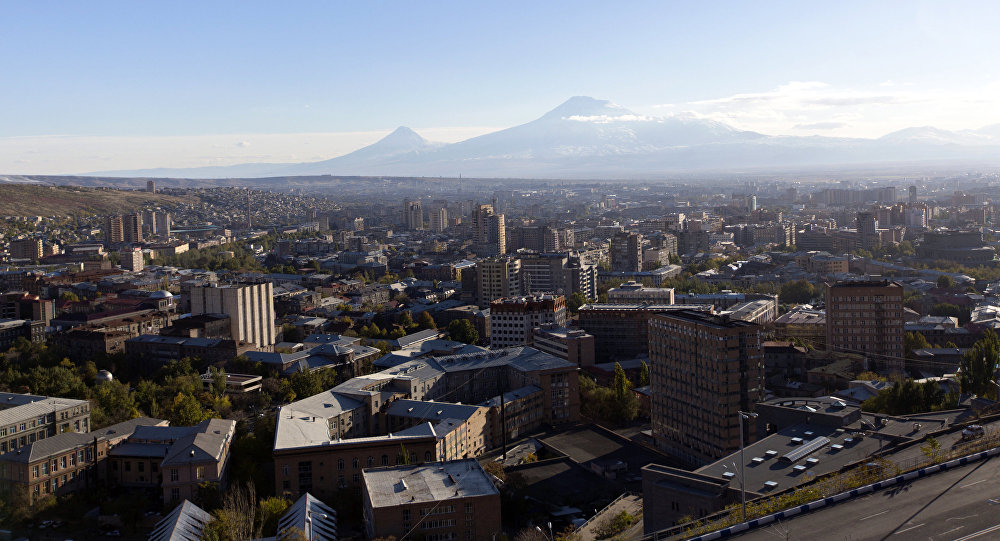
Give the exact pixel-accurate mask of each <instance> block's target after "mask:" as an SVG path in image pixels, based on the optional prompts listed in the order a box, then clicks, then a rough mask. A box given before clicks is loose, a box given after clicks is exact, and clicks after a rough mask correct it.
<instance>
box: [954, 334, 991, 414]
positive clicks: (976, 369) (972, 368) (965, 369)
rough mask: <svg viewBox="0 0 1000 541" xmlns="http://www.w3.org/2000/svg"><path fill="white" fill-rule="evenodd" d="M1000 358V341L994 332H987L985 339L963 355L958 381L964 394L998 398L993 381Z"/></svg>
mask: <svg viewBox="0 0 1000 541" xmlns="http://www.w3.org/2000/svg"><path fill="white" fill-rule="evenodd" d="M998 356H1000V339H998V338H997V335H996V334H995V333H994V332H993V331H991V330H987V331H986V332H985V333H983V338H982V339H981V340H979V341H978V342H976V343H975V344H974V345H973V346H972V348H971V349H970V350H969V351H967V352H965V354H964V355H962V361H961V363H960V364H959V374H958V381H959V383H960V384H961V386H962V392H963V393H974V394H976V395H979V396H992V397H996V385H994V384H993V383H992V382H991V380H992V379H993V378H994V374H995V373H996V370H997V358H998Z"/></svg>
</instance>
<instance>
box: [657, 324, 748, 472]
mask: <svg viewBox="0 0 1000 541" xmlns="http://www.w3.org/2000/svg"><path fill="white" fill-rule="evenodd" d="M761 343H762V340H761V327H760V326H758V325H755V324H752V323H748V322H745V321H740V320H734V319H731V318H729V317H726V316H716V315H712V314H709V313H706V312H701V311H694V310H677V311H672V312H664V313H658V314H655V315H653V316H652V317H651V319H650V321H649V359H650V363H649V365H650V378H649V380H650V387H651V390H652V393H651V396H652V404H651V417H652V426H653V439H654V440H655V441H656V446H657V447H658V448H659V449H660V450H662V451H664V452H666V453H668V454H670V455H672V456H675V457H677V458H678V459H680V460H682V461H684V462H687V463H689V464H705V463H708V462H712V461H714V460H717V459H718V458H720V457H723V456H726V455H728V454H729V453H731V452H733V451H734V450H736V449H738V448H739V447H740V440H739V432H740V425H739V423H740V422H741V421H740V415H739V414H738V412H739V411H745V412H749V411H752V410H753V407H754V404H756V403H757V402H759V401H761V400H763V399H764V355H763V350H762V346H761ZM744 428H746V430H745V431H744V432H745V434H753V433H754V428H753V426H752V424H751V425H749V426H745V427H744Z"/></svg>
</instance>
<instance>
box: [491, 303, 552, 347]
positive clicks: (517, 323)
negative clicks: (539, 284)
mask: <svg viewBox="0 0 1000 541" xmlns="http://www.w3.org/2000/svg"><path fill="white" fill-rule="evenodd" d="M550 324H554V325H557V326H560V327H562V326H565V325H566V297H564V296H562V295H538V296H528V297H511V298H505V299H497V300H495V301H493V302H491V303H490V346H491V347H494V348H497V347H508V346H523V345H528V344H530V343H531V336H532V330H533V329H534V328H535V327H540V326H542V325H550Z"/></svg>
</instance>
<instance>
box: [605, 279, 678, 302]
mask: <svg viewBox="0 0 1000 541" xmlns="http://www.w3.org/2000/svg"><path fill="white" fill-rule="evenodd" d="M608 303H609V304H642V303H651V304H674V288H672V287H645V286H643V285H642V284H640V283H639V282H635V281H630V282H625V283H624V284H622V285H620V286H618V287H613V288H611V289H609V290H608Z"/></svg>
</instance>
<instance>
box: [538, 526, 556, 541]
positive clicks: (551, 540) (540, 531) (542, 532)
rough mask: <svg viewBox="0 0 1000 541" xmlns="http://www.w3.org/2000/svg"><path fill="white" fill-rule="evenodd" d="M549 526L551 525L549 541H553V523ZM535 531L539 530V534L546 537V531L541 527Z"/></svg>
mask: <svg viewBox="0 0 1000 541" xmlns="http://www.w3.org/2000/svg"><path fill="white" fill-rule="evenodd" d="M548 525H549V541H553V539H554V538H553V537H552V523H551V522H549V523H548ZM535 529H536V530H538V533H540V534H542V535H545V530H543V529H542V527H541V526H535Z"/></svg>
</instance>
